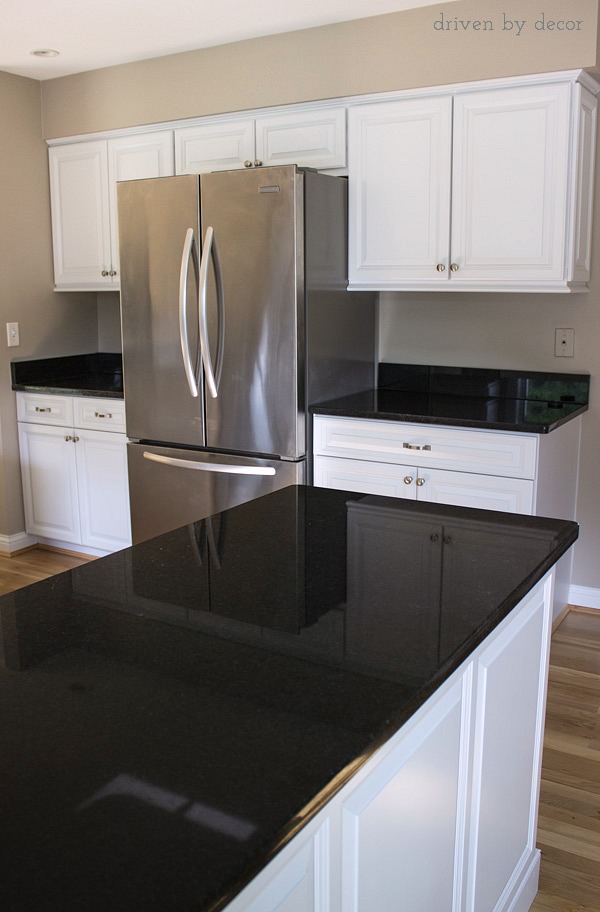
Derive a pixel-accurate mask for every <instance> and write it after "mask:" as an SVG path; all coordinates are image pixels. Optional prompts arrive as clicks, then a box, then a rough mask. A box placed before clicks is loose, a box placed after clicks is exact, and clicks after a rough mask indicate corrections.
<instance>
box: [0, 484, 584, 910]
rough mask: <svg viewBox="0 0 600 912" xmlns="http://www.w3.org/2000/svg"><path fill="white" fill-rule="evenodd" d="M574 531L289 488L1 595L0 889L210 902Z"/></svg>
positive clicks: (352, 763)
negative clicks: (449, 551)
mask: <svg viewBox="0 0 600 912" xmlns="http://www.w3.org/2000/svg"><path fill="white" fill-rule="evenodd" d="M576 537H577V526H576V524H575V523H573V522H567V521H558V520H550V519H543V518H539V517H529V516H513V515H509V514H504V513H493V512H487V511H486V512H483V511H476V510H466V509H461V508H458V507H440V506H438V505H434V504H427V503H425V504H418V503H413V502H407V501H403V500H397V499H391V498H381V497H372V496H367V497H364V496H362V495H359V494H350V493H347V492H343V491H332V490H326V489H320V488H309V487H308V488H307V487H290V488H286V489H284V490H282V491H279V492H276V493H273V494H270V495H267V496H266V497H263V498H259V499H258V500H255V501H253V502H251V503H249V504H245V505H242V506H239V507H236V508H234V509H232V510H229V511H227V512H225V513H222V514H218V515H216V516H214V517H212V518H211V519H210V520H203V521H201V522H198V523H195V524H193V525H190V526H186V527H183V528H181V529H178V530H175V531H174V532H171V533H168V534H166V535H162V536H159V537H158V538H156V539H153V540H151V541H148V542H144V543H142V544H140V545H136V546H134V547H133V548H129V549H126V550H124V551H121V552H118V553H115V554H112V555H110V556H108V557H104V558H101V559H99V560H97V561H93V562H90V563H89V564H87V565H86V566H83V567H81V568H79V569H77V570H73V571H70V572H67V573H63V574H60V575H58V576H56V577H53V578H51V579H49V580H46V581H44V582H40V583H37V584H34V585H33V586H28V587H26V588H24V589H21V590H17V591H16V592H14V593H12V594H10V595H5V596H3V597H1V598H0V732H1V733H2V734H1V737H0V783H1V786H0V820H1V821H2V825H1V826H0V858H1V859H2V876H1V881H0V883H1V895H2V908H3V909H6V910H7V912H42V910H56V909H60V910H61V912H82V910H85V912H106V910H107V909H110V910H111V912H204V910H214V909H220V908H222V905H223V904H224V903H225V902H226V900H227V898H231V896H232V895H234V894H235V893H236V892H237V891H238V890H239V889H240V888H241V886H243V884H244V883H245V882H247V881H248V880H249V879H251V878H252V877H253V876H254V875H255V874H256V873H257V871H258V870H260V868H261V867H263V866H264V864H265V863H266V861H267V860H268V858H269V857H271V856H272V854H273V853H274V852H275V851H277V849H278V847H281V846H282V845H283V844H285V841H286V840H287V839H288V838H289V836H290V834H291V833H292V831H293V829H294V825H295V824H297V821H298V819H299V818H298V815H300V814H301V812H302V810H303V809H305V808H306V807H307V806H308V805H310V804H311V802H313V801H314V799H315V797H316V796H320V797H324V798H327V797H330V796H331V795H332V794H333V791H332V789H333V787H332V785H331V783H332V780H333V779H334V777H338V776H339V774H340V773H341V772H342V771H346V776H347V775H350V771H354V770H356V768H357V765H358V764H360V763H362V762H364V759H365V758H366V757H368V756H369V754H370V753H371V752H372V751H374V750H375V749H376V748H377V747H378V746H379V745H380V744H381V743H382V742H383V741H385V740H386V739H387V738H388V737H389V736H390V735H391V734H392V733H393V732H394V731H395V730H397V729H398V728H399V727H400V726H401V725H402V723H403V722H405V721H406V720H407V719H408V718H409V717H410V716H411V715H412V714H413V713H414V712H415V710H416V709H417V708H418V707H419V706H420V705H421V704H422V703H423V702H424V701H425V700H426V699H427V697H428V696H429V695H430V694H431V693H432V692H433V691H434V690H435V689H437V687H439V685H440V684H441V683H442V682H443V681H444V680H445V679H446V678H447V677H448V675H449V674H450V673H451V672H452V671H453V670H454V669H455V668H457V667H458V665H459V664H460V663H461V662H462V661H463V660H464V659H465V658H467V657H468V655H469V654H470V653H471V652H472V650H473V649H474V648H475V647H476V646H477V645H478V644H479V643H480V642H481V641H482V639H483V638H484V637H485V636H486V635H487V634H488V633H489V632H490V631H491V630H492V629H493V628H494V627H495V626H496V625H497V624H498V623H499V622H500V621H501V620H502V618H504V617H505V616H506V615H507V614H508V612H510V610H511V609H512V608H513V607H514V606H515V605H516V603H517V602H518V601H519V600H520V599H521V598H522V597H523V596H524V595H525V593H526V592H527V591H528V590H529V589H530V588H531V587H532V585H534V583H535V582H536V581H537V580H538V579H540V578H541V577H542V576H543V575H544V573H545V572H546V571H547V570H548V569H549V568H550V567H551V566H552V565H553V563H554V562H555V561H556V560H557V559H558V558H559V557H560V556H561V555H562V554H563V553H564V552H565V551H566V550H567V549H568V548H569V547H570V545H571V544H572V543H573V542H574V541H575V539H576ZM447 548H451V549H452V557H453V560H451V561H450V562H448V560H447V559H446V558H443V555H444V549H447ZM423 561H425V562H426V565H427V566H426V567H425V568H424V567H423V563H422V562H423ZM450 565H451V572H450V573H448V571H447V570H445V568H447V567H448V566H450ZM419 580H421V581H422V582H421V587H420V586H419ZM423 581H426V582H425V584H423ZM343 782H344V777H343V776H342V777H340V778H339V780H338V781H337V782H336V786H335V787H336V788H338V787H340V786H341V785H342V784H343Z"/></svg>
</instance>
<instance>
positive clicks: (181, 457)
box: [127, 443, 306, 544]
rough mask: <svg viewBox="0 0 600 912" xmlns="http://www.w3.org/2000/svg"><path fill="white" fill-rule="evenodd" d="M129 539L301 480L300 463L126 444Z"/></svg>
mask: <svg viewBox="0 0 600 912" xmlns="http://www.w3.org/2000/svg"><path fill="white" fill-rule="evenodd" d="M127 462H128V469H129V499H130V505H131V527H132V538H133V543H134V544H137V543H138V542H141V541H145V540H146V539H148V538H152V537H153V536H155V535H161V534H162V533H163V532H168V531H170V530H171V529H176V528H178V527H179V526H183V525H186V524H187V523H191V522H194V521H196V520H198V519H204V518H205V517H206V516H211V515H212V514H214V513H220V512H221V511H222V510H226V509H227V508H228V507H234V506H237V504H241V503H245V502H246V501H249V500H254V498H255V497H261V496H262V495H263V494H269V493H270V492H271V491H275V490H277V489H278V488H284V487H287V486H288V485H291V484H302V483H304V482H305V480H306V474H305V473H306V463H305V461H304V460H301V461H300V462H283V461H281V460H278V459H274V460H269V459H260V458H255V457H245V456H233V455H230V454H227V453H211V452H205V451H199V450H187V449H176V448H172V447H162V446H147V445H145V444H142V443H129V444H128V445H127Z"/></svg>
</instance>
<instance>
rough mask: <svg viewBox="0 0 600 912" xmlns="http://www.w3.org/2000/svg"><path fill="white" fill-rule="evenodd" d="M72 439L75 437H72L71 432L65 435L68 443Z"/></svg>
mask: <svg viewBox="0 0 600 912" xmlns="http://www.w3.org/2000/svg"><path fill="white" fill-rule="evenodd" d="M72 439H73V438H72V437H71V435H70V434H67V435H66V436H65V440H66V442H67V443H70V442H71V440H72Z"/></svg>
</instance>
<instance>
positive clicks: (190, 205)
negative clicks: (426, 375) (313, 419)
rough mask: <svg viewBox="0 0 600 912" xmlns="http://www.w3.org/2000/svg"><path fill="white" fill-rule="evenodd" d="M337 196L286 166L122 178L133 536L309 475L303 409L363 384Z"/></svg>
mask: <svg viewBox="0 0 600 912" xmlns="http://www.w3.org/2000/svg"><path fill="white" fill-rule="evenodd" d="M346 193H347V189H346V180H345V179H344V178H342V177H336V176H330V175H323V174H320V173H318V172H315V171H308V170H304V169H300V168H298V167H296V166H295V165H288V166H281V167H278V166H277V167H272V168H260V169H252V170H250V171H245V170H244V171H224V172H218V173H210V174H203V175H180V176H176V177H163V178H153V179H148V180H136V181H124V182H121V183H119V184H118V187H117V196H118V217H119V245H120V268H121V327H122V341H123V381H124V393H125V409H126V419H127V436H128V438H129V442H128V467H129V490H130V505H131V519H132V534H133V541H134V543H136V542H139V541H142V540H144V539H147V538H150V537H152V536H154V535H158V534H160V533H162V532H166V531H169V530H171V529H173V528H177V527H179V526H182V525H185V524H187V523H190V522H194V521H196V520H199V519H202V518H204V517H207V516H209V515H212V514H214V513H217V512H220V511H222V510H224V509H226V508H228V507H230V506H235V505H237V504H240V503H243V502H245V501H248V500H251V499H253V498H255V497H258V496H260V495H262V494H266V493H268V492H270V491H272V490H275V489H276V488H281V487H284V486H287V485H289V484H295V483H300V482H306V481H309V480H310V477H309V472H308V470H307V461H308V460H307V454H308V453H309V452H310V448H311V440H310V437H311V434H310V416H309V411H308V410H309V407H310V406H311V405H312V404H315V403H316V402H321V401H324V400H326V399H329V398H332V397H335V396H339V395H343V394H346V393H353V392H356V391H358V390H361V389H365V388H370V387H372V385H373V381H374V369H375V303H374V297H373V296H372V295H370V294H362V293H356V292H348V291H347V290H346V284H347V271H346V270H347V265H346V264H347V253H346V251H347V242H346V232H347V226H346V211H347V207H346Z"/></svg>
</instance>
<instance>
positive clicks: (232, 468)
mask: <svg viewBox="0 0 600 912" xmlns="http://www.w3.org/2000/svg"><path fill="white" fill-rule="evenodd" d="M144 459H149V460H150V461H151V462H160V463H162V464H163V465H168V466H176V467H178V468H182V469H196V470H198V471H200V472H223V473H225V474H226V475H275V469H274V468H273V466H252V465H227V464H226V463H220V464H215V463H210V462H194V460H192V459H178V458H177V457H175V456H162V455H161V454H160V453H148V452H144Z"/></svg>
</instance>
